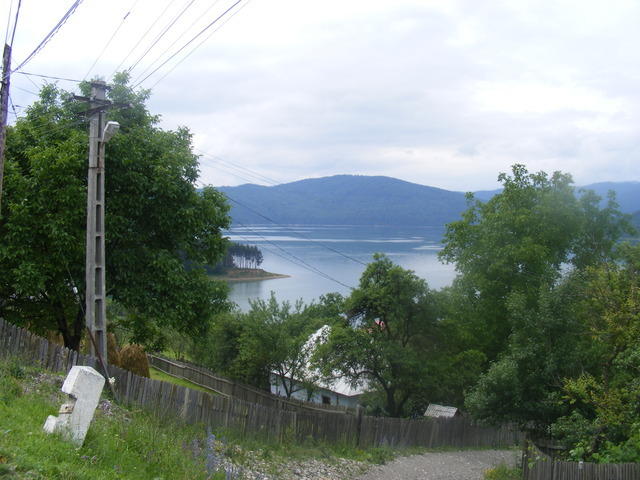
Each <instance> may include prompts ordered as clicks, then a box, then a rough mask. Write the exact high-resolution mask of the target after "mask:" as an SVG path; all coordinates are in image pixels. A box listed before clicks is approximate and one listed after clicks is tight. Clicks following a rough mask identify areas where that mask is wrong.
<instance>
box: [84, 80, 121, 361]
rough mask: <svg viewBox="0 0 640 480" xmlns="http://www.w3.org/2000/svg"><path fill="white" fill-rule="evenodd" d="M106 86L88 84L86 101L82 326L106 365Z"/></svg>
mask: <svg viewBox="0 0 640 480" xmlns="http://www.w3.org/2000/svg"><path fill="white" fill-rule="evenodd" d="M106 92H107V85H106V83H105V82H102V81H94V82H92V83H91V97H90V98H89V102H90V107H89V111H90V112H91V118H90V124H89V174H88V184H87V258H86V260H87V262H86V312H85V314H86V322H87V328H88V329H89V331H90V332H91V334H92V335H93V338H94V339H95V346H94V343H93V342H90V344H91V354H92V355H96V354H97V355H99V356H100V357H102V360H103V362H104V363H105V364H106V363H107V305H106V301H107V296H106V286H105V241H104V233H105V232H104V206H105V203H104V149H105V144H106V143H107V142H108V141H109V139H110V138H111V137H112V136H113V134H114V133H115V132H116V131H117V129H118V128H119V127H120V125H119V124H118V123H117V122H108V123H107V124H106V125H105V114H104V112H105V110H106V109H107V107H108V105H109V104H110V102H109V101H108V100H106Z"/></svg>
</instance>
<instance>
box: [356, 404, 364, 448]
mask: <svg viewBox="0 0 640 480" xmlns="http://www.w3.org/2000/svg"><path fill="white" fill-rule="evenodd" d="M362 410H363V409H362V407H361V406H360V404H358V405H357V406H356V445H355V446H356V448H360V438H361V435H362Z"/></svg>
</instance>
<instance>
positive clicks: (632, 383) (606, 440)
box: [552, 245, 640, 461]
mask: <svg viewBox="0 0 640 480" xmlns="http://www.w3.org/2000/svg"><path fill="white" fill-rule="evenodd" d="M619 254H620V258H619V261H617V262H609V263H604V264H602V265H599V266H597V267H591V268H589V269H586V270H585V271H584V272H582V274H581V275H580V278H579V283H578V285H579V289H578V293H579V295H578V297H577V298H578V300H577V301H576V302H575V312H576V316H577V317H578V318H579V319H580V320H581V322H582V325H583V326H584V334H585V336H586V337H587V338H588V339H589V340H590V342H591V344H592V346H593V347H592V349H591V350H590V356H591V357H592V362H593V363H592V365H591V367H590V368H586V369H585V370H586V371H584V372H583V373H582V374H581V375H576V376H574V377H569V378H565V380H564V382H563V385H562V393H563V403H564V405H565V407H566V408H569V409H570V410H571V414H570V415H568V416H566V417H562V418H560V419H558V421H557V422H556V423H555V424H554V425H553V427H552V432H553V433H554V435H555V436H556V438H558V439H560V440H561V441H564V442H566V443H567V444H569V445H571V446H572V447H573V449H572V451H571V454H572V456H573V457H575V458H580V459H592V460H596V461H608V459H611V458H633V456H634V455H636V456H635V458H636V459H637V458H638V456H637V439H638V424H639V423H640V404H639V402H638V399H640V377H639V373H640V347H639V346H640V279H639V276H638V274H639V273H640V246H633V247H632V246H629V245H622V246H621V248H620V250H619ZM572 423H573V424H574V425H579V426H580V428H571V424H572ZM634 449H636V450H634ZM634 452H635V453H634Z"/></svg>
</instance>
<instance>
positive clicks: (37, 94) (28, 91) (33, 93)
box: [12, 85, 40, 97]
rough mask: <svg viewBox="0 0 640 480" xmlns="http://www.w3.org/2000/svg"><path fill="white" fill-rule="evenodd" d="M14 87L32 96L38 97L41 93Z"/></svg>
mask: <svg viewBox="0 0 640 480" xmlns="http://www.w3.org/2000/svg"><path fill="white" fill-rule="evenodd" d="M12 87H13V88H17V89H18V90H22V91H23V92H27V93H30V94H31V95H35V96H36V97H39V96H40V94H39V93H35V92H32V91H31V90H27V89H26V88H22V87H18V86H17V85H12ZM36 87H37V85H36Z"/></svg>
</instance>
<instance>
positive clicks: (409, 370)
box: [316, 254, 437, 416]
mask: <svg viewBox="0 0 640 480" xmlns="http://www.w3.org/2000/svg"><path fill="white" fill-rule="evenodd" d="M345 309H346V312H347V320H345V321H344V322H342V324H338V325H335V326H334V327H333V328H332V331H331V335H330V336H329V339H328V342H327V343H326V344H324V345H322V346H321V347H320V348H319V349H318V353H317V355H316V361H317V363H318V364H319V365H320V367H321V369H322V371H323V374H324V375H325V377H327V378H332V377H334V376H335V375H336V373H338V374H340V375H342V376H344V377H345V378H347V379H349V380H350V381H351V382H352V383H353V384H358V383H362V382H366V383H367V384H368V386H369V387H370V388H371V389H373V390H375V391H377V392H378V393H379V395H380V396H381V399H382V407H383V409H384V412H385V413H386V414H388V415H391V416H399V415H401V414H403V412H404V411H405V406H406V404H407V402H408V400H409V399H410V398H411V397H412V395H417V394H418V393H419V392H421V391H423V390H424V388H425V385H427V384H428V381H429V379H430V375H431V374H432V372H431V371H430V363H431V362H432V361H433V358H434V357H435V355H432V352H434V351H435V350H436V349H437V345H436V344H435V342H434V341H433V339H434V335H435V331H436V328H437V326H436V322H437V311H436V304H435V301H434V296H433V294H432V292H431V291H430V290H429V288H428V287H427V285H426V283H425V282H424V280H422V279H420V278H418V277H417V276H416V275H415V274H414V273H413V272H411V271H408V270H404V269H402V268H401V267H399V266H397V265H394V264H393V263H392V262H391V260H389V258H387V257H385V256H384V255H379V254H376V255H375V256H374V261H373V262H372V263H370V264H369V265H368V266H367V268H366V269H365V271H364V273H363V274H362V277H361V278H360V284H359V287H358V288H357V289H355V290H354V291H353V292H352V294H351V296H350V297H349V298H348V299H347V301H346V304H345Z"/></svg>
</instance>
